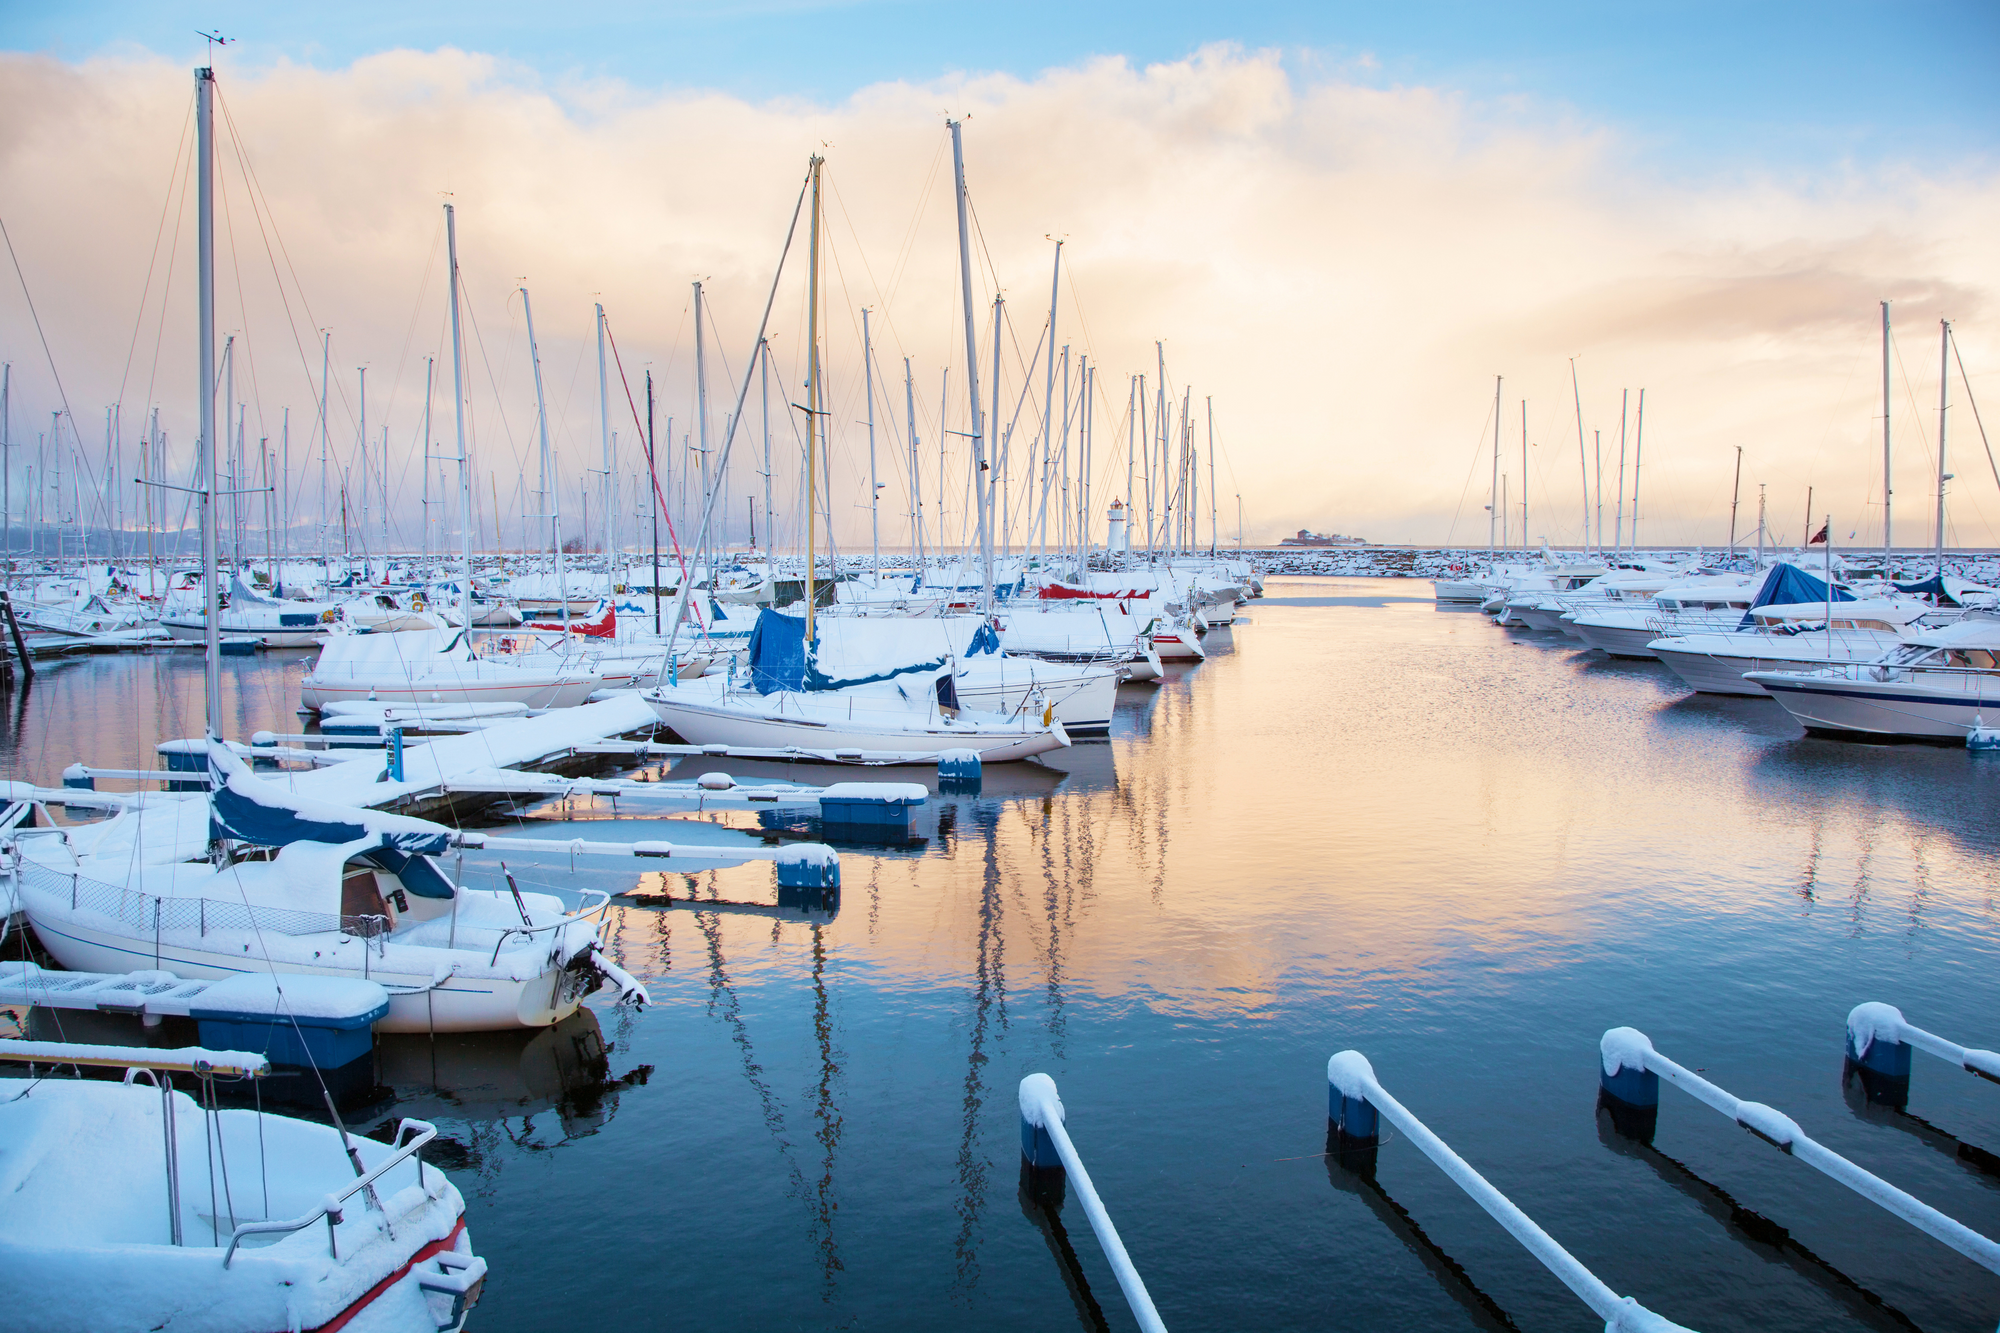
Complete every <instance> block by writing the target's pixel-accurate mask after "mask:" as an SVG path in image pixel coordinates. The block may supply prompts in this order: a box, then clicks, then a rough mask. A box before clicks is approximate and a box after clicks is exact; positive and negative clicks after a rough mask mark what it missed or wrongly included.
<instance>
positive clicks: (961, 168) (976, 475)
mask: <svg viewBox="0 0 2000 1333" xmlns="http://www.w3.org/2000/svg"><path fill="white" fill-rule="evenodd" d="M949 123H950V125H951V165H952V169H953V171H955V172H956V173H957V175H958V277H959V285H960V287H961V289H962V290H963V291H964V294H965V301H964V304H965V397H966V402H967V403H969V404H970V405H971V408H972V466H973V474H972V478H973V483H974V484H973V490H974V493H975V499H976V502H977V504H978V505H979V559H980V565H981V576H980V577H981V583H982V586H983V588H984V593H983V596H984V607H985V610H986V611H987V612H988V613H991V611H992V610H993V530H992V526H991V524H990V523H989V522H988V517H989V516H988V514H987V512H986V510H987V507H988V506H987V488H986V432H985V422H984V421H983V420H982V419H981V413H980V410H979V409H980V403H979V336H978V332H977V330H976V328H975V327H974V325H973V317H972V238H971V234H970V233H969V232H968V231H967V229H966V223H965V144H964V140H963V138H962V136H961V133H960V122H958V121H956V120H954V121H951V122H949ZM996 351H997V349H996Z"/></svg>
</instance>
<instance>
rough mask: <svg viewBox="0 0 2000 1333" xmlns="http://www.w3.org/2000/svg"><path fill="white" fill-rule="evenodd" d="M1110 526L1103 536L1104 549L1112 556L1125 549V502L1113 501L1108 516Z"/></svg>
mask: <svg viewBox="0 0 2000 1333" xmlns="http://www.w3.org/2000/svg"><path fill="white" fill-rule="evenodd" d="M1108 517H1109V519H1110V526H1109V528H1108V529H1107V530H1106V532H1105V534H1104V549H1105V550H1106V551H1107V552H1109V553H1110V554H1112V555H1117V554H1118V553H1119V552H1121V551H1123V550H1125V549H1127V548H1126V545H1125V502H1124V501H1123V500H1113V501H1112V502H1111V512H1110V514H1109V515H1108Z"/></svg>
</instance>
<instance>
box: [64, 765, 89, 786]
mask: <svg viewBox="0 0 2000 1333" xmlns="http://www.w3.org/2000/svg"><path fill="white" fill-rule="evenodd" d="M62 784H63V786H65V787H69V788H71V789H72V790H75V791H96V790H97V779H96V778H94V777H92V776H91V775H90V770H89V769H87V768H85V767H84V766H83V765H82V764H71V765H70V766H69V767H68V768H65V769H64V770H63V772H62Z"/></svg>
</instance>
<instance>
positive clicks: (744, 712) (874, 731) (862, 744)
mask: <svg viewBox="0 0 2000 1333" xmlns="http://www.w3.org/2000/svg"><path fill="white" fill-rule="evenodd" d="M765 697H766V698H768V699H772V700H782V699H785V698H788V697H789V696H784V695H770V696H765ZM646 703H647V704H648V705H649V706H650V707H651V708H652V710H653V712H654V713H656V714H657V715H658V716H659V719H660V721H662V722H664V723H665V724H666V725H668V726H669V727H672V728H673V729H674V731H675V733H677V734H678V735H679V736H680V738H681V739H682V740H683V741H686V742H687V743H688V744H689V745H727V746H730V747H732V748H738V747H740V748H743V749H785V748H787V747H792V748H797V749H800V750H809V751H813V752H815V753H816V754H819V753H829V752H832V753H837V752H847V751H852V752H856V753H860V752H866V751H872V752H876V753H896V754H904V755H910V756H913V757H912V758H911V760H910V762H912V763H922V762H925V761H926V760H928V759H932V758H935V757H936V756H938V755H940V754H943V753H944V752H945V751H946V750H977V751H978V752H979V757H980V759H981V761H983V762H985V763H989V764H1001V763H1008V762H1010V761H1013V760H1016V759H1031V758H1033V757H1034V756H1036V755H1038V754H1046V753H1048V752H1049V751H1050V750H1059V749H1062V748H1063V747H1064V746H1067V745H1068V744H1069V735H1068V733H1067V731H1066V730H1065V729H1064V727H1063V725H1062V724H1061V723H1060V722H1057V723H1055V724H1053V725H1052V726H1049V727H1040V726H1033V727H1030V726H1025V725H1024V726H1022V727H1021V728H1019V729H1008V730H1001V729H998V728H983V727H975V726H951V725H948V724H947V725H937V726H914V727H908V728H897V727H888V726H880V725H877V726H870V725H869V723H868V721H867V719H866V718H865V717H864V718H862V719H860V720H858V721H857V722H856V723H853V724H847V725H843V724H841V723H840V722H839V721H838V720H821V719H819V718H809V717H801V716H797V715H793V716H786V715H785V714H784V713H782V712H780V711H779V710H778V707H777V706H776V705H773V706H771V707H758V708H756V709H754V710H753V709H751V708H749V707H744V706H732V705H730V704H725V703H717V702H708V701H696V700H688V699H675V698H673V697H671V696H668V695H665V694H664V693H658V694H650V695H647V696H646Z"/></svg>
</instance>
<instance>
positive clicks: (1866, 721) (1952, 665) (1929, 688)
mask: <svg viewBox="0 0 2000 1333" xmlns="http://www.w3.org/2000/svg"><path fill="white" fill-rule="evenodd" d="M1747 679H1749V680H1750V681H1752V682H1754V683H1755V684H1757V685H1760V686H1762V687H1763V688H1764V689H1765V690H1766V691H1767V692H1769V693H1770V695H1771V696H1772V697H1773V698H1775V699H1776V700H1777V701H1778V702H1779V703H1780V704H1781V705H1783V706H1784V709H1785V711H1786V712H1788V713H1790V714H1791V715H1792V716H1793V718H1795V719H1797V721H1798V723H1799V725H1800V726H1802V727H1804V728H1805V729H1806V730H1807V731H1812V732H1821V733H1827V734H1832V735H1842V736H1845V735H1853V736H1868V737H1880V738H1882V739H1887V740H1926V741H1959V742H1963V741H1964V740H1965V738H1966V736H1967V735H1968V734H1969V733H1970V732H1972V731H1973V730H1974V729H1975V728H1980V727H1983V726H1985V725H1987V723H1986V719H1985V712H1986V710H1987V709H1989V708H1991V709H1993V710H1994V717H1995V718H2000V618H1994V617H1992V616H1989V615H1986V614H1984V613H1980V612H1970V613H1968V614H1967V615H1966V617H1965V618H1964V619H1963V620H1960V621H1959V622H1958V623H1957V624H1953V625H1945V626H1942V627H1941V628H1938V629H1926V630H1919V631H1918V632H1916V633H1914V634H1911V635H1910V636H1909V637H1908V638H1907V639H1906V640H1905V641H1904V642H1903V643H1900V644H1898V645H1897V646H1896V647H1895V648H1894V649H1892V650H1890V651H1889V652H1887V653H1884V654H1883V655H1882V656H1881V657H1879V658H1878V659H1876V660H1875V661H1873V662H1869V663H1836V664H1835V665H1832V666H1824V667H1820V668H1818V669H1817V670H1811V671H1804V670H1801V671H1753V672H1750V673H1748V676H1747Z"/></svg>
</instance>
